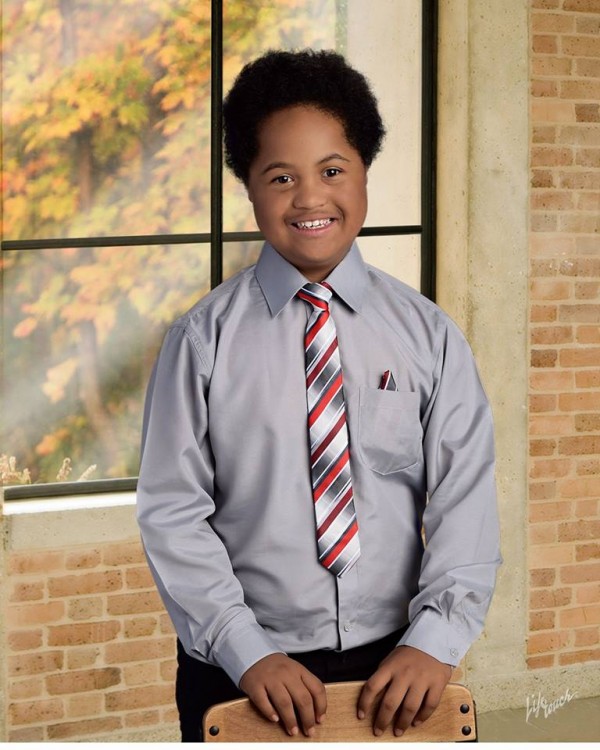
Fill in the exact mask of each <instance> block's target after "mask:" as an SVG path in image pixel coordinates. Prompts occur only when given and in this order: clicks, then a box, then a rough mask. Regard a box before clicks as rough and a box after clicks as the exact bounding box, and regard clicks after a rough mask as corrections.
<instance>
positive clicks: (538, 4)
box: [531, 0, 561, 10]
mask: <svg viewBox="0 0 600 750" xmlns="http://www.w3.org/2000/svg"><path fill="white" fill-rule="evenodd" d="M560 3H561V0H531V7H532V8H539V9H542V10H554V9H555V8H559V7H560Z"/></svg>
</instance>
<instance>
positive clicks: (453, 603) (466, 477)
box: [400, 321, 502, 665]
mask: <svg viewBox="0 0 600 750" xmlns="http://www.w3.org/2000/svg"><path fill="white" fill-rule="evenodd" d="M422 422H423V429H424V435H423V451H424V457H425V463H426V476H427V490H428V503H427V506H426V508H425V511H424V514H423V525H424V530H425V538H426V547H425V551H424V554H423V560H422V565H421V573H420V577H419V593H418V594H417V595H416V596H415V597H414V598H413V599H412V600H411V602H410V604H409V621H410V626H409V628H408V630H407V632H406V633H405V635H404V636H403V638H402V640H401V642H400V645H409V646H414V647H415V648H419V649H420V650H422V651H425V652H426V653H429V654H431V655H432V656H434V657H435V658H437V659H438V660H439V661H442V662H444V663H447V664H451V665H457V664H458V663H459V661H460V659H461V658H462V657H463V656H464V654H465V653H466V651H467V650H468V649H469V647H470V645H471V644H472V642H473V641H474V640H475V639H476V638H477V637H478V636H479V634H480V633H481V631H482V629H483V623H484V618H485V615H486V613H487V610H488V608H489V605H490V602H491V598H492V594H493V591H494V586H495V580H496V571H497V568H498V566H499V565H500V564H501V562H502V557H501V555H500V549H499V524H498V516H497V507H496V492H495V479H494V438H493V425H492V416H491V411H490V408H489V405H488V402H487V399H486V396H485V394H484V392H483V389H482V387H481V383H480V380H479V376H478V374H477V370H476V367H475V363H474V360H473V356H472V354H471V350H470V348H469V346H468V344H467V342H466V341H465V339H464V337H463V335H462V333H460V331H459V330H458V328H457V327H456V326H455V325H454V324H453V323H452V322H450V321H447V327H446V331H445V336H444V340H443V343H442V345H441V347H440V351H439V355H438V357H437V363H436V366H435V371H434V389H433V392H432V396H431V398H430V400H429V403H428V405H427V408H426V410H425V413H424V415H423V419H422Z"/></svg>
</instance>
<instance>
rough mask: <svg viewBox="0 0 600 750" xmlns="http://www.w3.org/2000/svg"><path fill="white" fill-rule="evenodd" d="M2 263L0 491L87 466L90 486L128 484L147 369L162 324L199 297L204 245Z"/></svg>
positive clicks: (58, 253)
mask: <svg viewBox="0 0 600 750" xmlns="http://www.w3.org/2000/svg"><path fill="white" fill-rule="evenodd" d="M3 264H4V273H3V292H4V295H3V299H4V310H3V313H4V321H5V336H4V346H5V357H4V365H3V367H4V421H3V425H2V429H3V433H2V442H1V447H0V453H1V454H2V456H3V459H4V461H3V463H4V467H5V469H6V464H7V461H8V460H9V458H10V457H13V456H14V457H15V467H14V472H12V473H11V475H10V476H8V477H6V482H5V483H6V484H20V483H23V482H26V481H27V480H28V476H27V475H29V480H30V481H31V482H44V483H45V482H54V481H57V480H62V481H71V480H76V479H77V478H78V477H80V476H81V475H82V474H84V472H87V470H88V469H89V467H91V466H94V467H95V468H94V469H93V470H91V471H89V477H88V478H90V479H105V478H112V477H124V476H135V475H136V474H137V471H138V461H139V444H140V427H141V415H142V407H143V400H144V394H145V390H146V385H147V382H148V379H149V376H150V372H151V368H152V365H153V362H154V359H155V357H156V354H157V352H158V349H159V347H160V344H161V341H162V337H163V335H164V332H165V330H166V328H167V326H168V325H169V324H170V323H171V322H172V321H173V320H174V319H175V318H176V317H177V316H178V315H179V314H181V313H183V312H185V311H186V310H187V309H188V308H189V307H191V305H192V304H194V302H196V300H197V299H199V298H200V297H201V296H203V295H204V294H206V292H207V291H208V289H209V278H210V260H209V247H208V245H173V246H164V247H159V246H153V247H130V248H123V247H108V248H90V249H85V250H79V249H73V248H69V249H65V250H40V251H31V252H5V253H4V254H3ZM4 457H6V458H4ZM65 461H66V462H67V463H66V465H65V463H64V462H65ZM61 467H64V468H63V474H64V473H65V471H67V470H68V468H69V467H70V468H71V470H72V471H71V473H70V474H67V475H66V476H61Z"/></svg>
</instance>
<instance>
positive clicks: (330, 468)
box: [298, 283, 360, 576]
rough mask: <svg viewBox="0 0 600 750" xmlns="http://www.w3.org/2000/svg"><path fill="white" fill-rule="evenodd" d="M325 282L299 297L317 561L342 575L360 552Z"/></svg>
mask: <svg viewBox="0 0 600 750" xmlns="http://www.w3.org/2000/svg"><path fill="white" fill-rule="evenodd" d="M331 296H332V291H331V287H330V286H329V285H328V284H325V283H323V284H316V283H308V284H305V285H304V287H303V288H302V289H301V290H300V291H299V292H298V297H300V299H302V300H304V301H305V302H308V303H309V304H310V305H312V308H313V309H312V313H311V315H310V317H309V319H308V324H307V326H306V334H305V337H304V349H305V354H306V400H307V405H308V433H309V440H310V464H311V480H312V491H313V500H314V506H315V520H316V525H317V549H318V554H319V562H320V563H321V564H322V565H324V566H325V567H326V568H327V569H328V570H330V571H331V572H332V573H334V574H335V575H337V576H342V575H343V574H344V573H345V572H346V571H347V570H349V569H350V568H351V567H352V565H353V564H354V563H355V562H356V560H357V559H358V557H359V555H360V546H359V542H358V523H357V520H356V512H355V509H354V500H353V496H352V479H351V476H350V456H349V452H348V427H347V425H346V407H345V405H344V390H343V385H342V367H341V363H340V353H339V349H338V342H337V334H336V330H335V323H334V321H333V318H332V317H331V315H330V312H329V301H330V300H331Z"/></svg>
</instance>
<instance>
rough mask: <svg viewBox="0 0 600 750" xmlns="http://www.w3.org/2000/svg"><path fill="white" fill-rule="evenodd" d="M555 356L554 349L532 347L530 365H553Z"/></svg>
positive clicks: (554, 364)
mask: <svg viewBox="0 0 600 750" xmlns="http://www.w3.org/2000/svg"><path fill="white" fill-rule="evenodd" d="M557 357H558V353H557V352H556V350H555V349H532V351H531V367H555V366H556V360H557Z"/></svg>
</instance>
